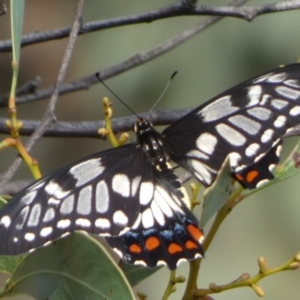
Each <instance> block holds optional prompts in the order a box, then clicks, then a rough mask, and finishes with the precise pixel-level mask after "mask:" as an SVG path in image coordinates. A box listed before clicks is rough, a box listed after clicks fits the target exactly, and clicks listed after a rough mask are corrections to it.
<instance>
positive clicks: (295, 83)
mask: <svg viewBox="0 0 300 300" xmlns="http://www.w3.org/2000/svg"><path fill="white" fill-rule="evenodd" d="M284 84H285V85H288V86H290V87H293V88H296V89H299V88H300V81H299V80H298V79H288V80H285V81H284Z"/></svg>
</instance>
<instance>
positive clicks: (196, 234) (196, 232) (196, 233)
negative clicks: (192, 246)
mask: <svg viewBox="0 0 300 300" xmlns="http://www.w3.org/2000/svg"><path fill="white" fill-rule="evenodd" d="M187 230H188V232H189V233H190V235H191V236H192V237H193V238H194V239H195V240H196V241H200V239H201V238H202V237H203V233H202V231H201V230H200V229H199V228H198V227H196V226H195V225H193V224H189V225H188V226H187Z"/></svg>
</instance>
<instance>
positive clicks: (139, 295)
mask: <svg viewBox="0 0 300 300" xmlns="http://www.w3.org/2000/svg"><path fill="white" fill-rule="evenodd" d="M136 294H137V296H138V297H139V299H140V300H146V299H147V295H145V294H143V293H141V292H137V293H136Z"/></svg>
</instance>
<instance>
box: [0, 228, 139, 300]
mask: <svg viewBox="0 0 300 300" xmlns="http://www.w3.org/2000/svg"><path fill="white" fill-rule="evenodd" d="M17 294H29V295H31V296H32V297H34V298H35V299H41V300H42V299H43V300H44V299H49V300H67V299H68V300H71V299H89V300H99V299H105V300H108V299H109V300H113V299H124V300H127V299H128V300H131V299H134V294H133V291H132V289H131V287H130V285H129V283H128V281H127V280H126V278H125V276H124V274H123V273H122V272H121V270H120V269H119V268H118V266H117V265H116V263H115V262H114V261H113V260H112V259H111V257H110V255H109V254H108V253H107V252H106V250H105V249H104V248H103V247H102V246H101V245H100V244H99V243H98V242H97V241H96V240H95V239H93V238H92V237H89V236H87V235H84V234H82V233H79V232H75V233H73V234H71V235H70V236H68V237H67V238H63V239H60V240H58V241H57V242H55V243H54V244H52V245H50V246H48V247H44V248H40V249H37V250H36V251H34V252H32V253H30V254H28V255H27V256H25V257H24V259H23V260H22V261H21V263H20V264H19V265H18V267H17V269H16V270H15V272H14V273H13V275H12V277H11V278H10V279H9V280H8V281H7V283H6V285H5V287H4V288H3V289H2V290H0V298H1V297H7V296H14V295H17Z"/></svg>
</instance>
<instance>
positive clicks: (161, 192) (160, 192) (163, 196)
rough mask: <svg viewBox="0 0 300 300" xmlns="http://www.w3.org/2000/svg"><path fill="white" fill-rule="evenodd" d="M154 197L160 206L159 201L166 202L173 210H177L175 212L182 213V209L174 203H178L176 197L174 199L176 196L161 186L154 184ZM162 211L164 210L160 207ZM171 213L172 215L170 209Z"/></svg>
mask: <svg viewBox="0 0 300 300" xmlns="http://www.w3.org/2000/svg"><path fill="white" fill-rule="evenodd" d="M154 198H155V200H156V203H157V204H158V205H159V206H160V203H159V201H162V202H166V203H167V205H168V207H170V208H171V209H172V210H173V211H177V212H180V213H182V214H183V211H182V209H181V208H180V207H179V206H178V205H177V204H176V203H178V199H176V196H175V195H174V194H171V195H170V194H169V193H168V192H167V191H166V190H165V189H164V188H163V187H161V186H156V189H155V192H154ZM160 207H161V206H160ZM161 208H162V207H161ZM162 211H163V212H164V213H165V211H164V210H163V209H162ZM171 215H173V213H172V211H171Z"/></svg>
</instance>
